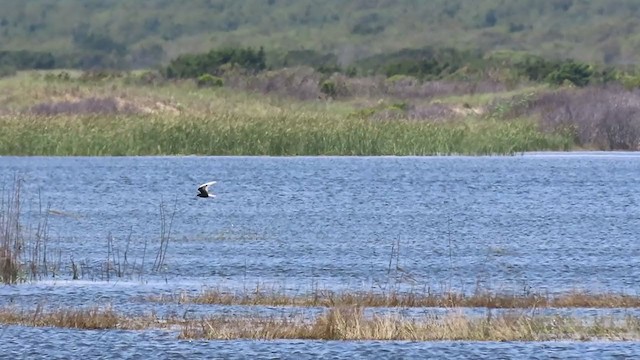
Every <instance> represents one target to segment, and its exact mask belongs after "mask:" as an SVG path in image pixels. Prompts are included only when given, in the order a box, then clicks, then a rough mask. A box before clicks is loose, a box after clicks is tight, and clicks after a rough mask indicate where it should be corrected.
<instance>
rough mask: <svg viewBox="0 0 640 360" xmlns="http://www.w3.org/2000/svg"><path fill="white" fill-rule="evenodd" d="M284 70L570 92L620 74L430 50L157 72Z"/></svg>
mask: <svg viewBox="0 0 640 360" xmlns="http://www.w3.org/2000/svg"><path fill="white" fill-rule="evenodd" d="M290 66H309V67H313V68H314V69H315V70H317V71H319V72H321V73H325V74H331V73H342V74H345V75H347V76H349V77H355V76H371V75H385V76H387V77H392V76H399V75H400V76H401V75H404V76H411V77H414V78H416V79H418V80H442V79H457V80H480V79H486V78H488V77H492V76H493V77H496V76H497V77H498V78H499V79H497V80H503V81H508V80H509V79H511V80H522V79H526V80H529V81H534V82H549V83H552V84H558V85H559V84H562V83H565V82H570V83H572V84H574V85H576V86H586V85H588V84H594V83H606V82H609V81H613V80H616V79H617V78H618V76H619V73H620V71H619V70H617V69H615V68H614V67H598V66H595V65H592V64H587V63H583V62H579V61H575V60H571V59H567V60H549V59H545V58H542V57H540V56H536V55H532V54H527V53H521V52H510V51H502V52H494V53H489V54H485V53H483V52H481V51H479V50H458V49H453V48H434V47H426V48H423V49H405V50H402V51H399V52H394V53H390V54H382V55H376V56H372V57H369V58H366V59H363V60H360V61H357V62H355V63H353V64H350V65H349V66H346V67H343V66H340V65H339V63H338V59H337V57H336V56H335V55H334V54H323V53H318V52H315V51H313V50H302V51H289V52H287V53H286V54H284V56H281V57H274V58H272V59H271V61H267V59H266V56H265V51H264V49H263V48H260V49H259V50H254V49H251V48H246V49H233V48H227V49H218V50H211V51H209V52H207V53H203V54H188V55H182V56H179V57H177V58H175V59H173V60H172V61H171V62H170V63H169V65H168V66H166V67H165V68H163V70H162V71H163V74H164V75H165V76H166V77H167V78H198V77H200V76H202V75H215V76H220V75H222V74H223V73H224V72H225V71H228V70H229V69H232V68H240V69H242V70H245V71H250V72H253V73H255V72H259V71H262V70H265V69H279V68H284V67H290Z"/></svg>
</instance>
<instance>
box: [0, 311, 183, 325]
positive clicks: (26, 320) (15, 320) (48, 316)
mask: <svg viewBox="0 0 640 360" xmlns="http://www.w3.org/2000/svg"><path fill="white" fill-rule="evenodd" d="M0 323H1V324H12V325H25V326H36V327H59V328H75V329H87V330H91V329H103V330H104V329H127V330H139V329H148V328H158V327H164V326H169V325H171V324H175V323H176V321H175V320H174V319H159V318H158V317H157V316H156V315H154V314H148V315H145V316H137V317H127V316H123V315H121V314H118V313H117V312H116V311H115V310H113V309H112V308H110V307H107V308H99V307H90V308H69V309H53V310H47V309H45V308H44V307H42V306H38V307H37V308H36V309H35V310H24V309H16V308H12V307H7V308H3V309H0Z"/></svg>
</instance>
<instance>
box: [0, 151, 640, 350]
mask: <svg viewBox="0 0 640 360" xmlns="http://www.w3.org/2000/svg"><path fill="white" fill-rule="evenodd" d="M639 174H640V154H636V153H571V154H552V153H540V154H526V155H523V156H510V157H293V158H291V157H283V158H274V157H193V156H189V157H112V158H104V157H101V158H52V157H46V158H45V157H43V158H41V157H25V158H22V157H0V185H4V189H5V190H4V195H3V196H4V197H5V198H6V196H7V194H8V188H9V187H10V186H11V184H12V182H13V177H14V176H16V175H17V176H19V177H20V178H22V179H24V184H23V194H22V198H21V200H22V206H23V211H24V217H23V220H24V221H25V223H26V225H25V226H26V227H27V228H29V227H30V228H32V229H35V225H36V224H37V222H38V221H39V220H42V219H43V218H44V217H43V214H46V213H47V209H49V210H50V212H49V215H48V218H47V221H48V229H49V233H48V235H49V236H48V240H47V252H48V254H49V257H48V261H49V265H50V267H52V268H53V269H54V270H55V277H52V275H51V273H49V276H48V277H47V278H46V279H40V281H39V282H36V283H35V284H22V285H19V286H17V287H4V288H0V302H1V303H12V304H15V303H24V304H35V303H38V302H43V301H48V302H54V303H62V304H86V303H87V302H89V303H93V302H110V303H115V304H117V305H122V306H127V305H126V304H127V303H128V302H130V301H129V300H128V299H130V298H135V297H140V296H144V295H148V294H157V293H171V292H175V291H182V290H187V291H197V290H200V289H202V288H203V287H209V286H215V287H224V288H229V289H236V290H238V289H244V288H255V287H256V286H257V284H260V286H268V287H274V288H278V289H285V290H287V291H305V290H308V289H309V288H312V287H319V288H327V289H340V288H350V289H354V288H357V289H372V288H373V289H380V290H383V289H387V288H389V287H391V286H395V287H406V288H411V287H413V288H419V289H424V288H429V289H432V290H434V291H439V290H446V289H450V288H453V289H455V290H458V291H464V292H473V291H475V290H477V289H489V290H493V291H503V292H506V291H508V292H515V293H527V292H552V293H553V292H562V291H567V290H571V289H584V290H590V291H616V292H619V291H624V292H627V293H633V294H635V293H638V292H639V290H640V283H639V282H638V280H637V279H639V278H640V267H639V266H638V265H637V264H638V261H637V259H640V241H639V240H638V235H639V230H638V229H640V182H638V181H637V179H638V175H639ZM210 180H216V181H218V184H216V185H215V186H214V187H213V192H214V193H215V194H216V195H217V197H216V198H213V199H200V198H196V197H195V194H196V188H197V186H198V185H199V184H200V183H204V182H206V181H210ZM39 205H42V207H43V210H40V209H39ZM161 206H164V208H165V210H166V212H165V217H164V219H165V220H166V225H168V223H169V222H170V220H171V219H173V220H172V222H171V234H170V235H171V236H170V238H169V239H170V240H169V244H168V247H167V251H166V259H165V262H164V264H163V266H162V267H161V268H160V269H158V271H152V267H153V265H154V260H155V258H156V255H157V251H158V250H157V249H158V246H159V239H160V233H161V226H162V216H161V214H160V208H161ZM108 239H111V240H108ZM145 245H146V248H145ZM125 250H126V252H127V261H126V263H125V261H124V252H125ZM108 254H109V255H110V256H109V257H110V260H109V261H107V255H108ZM116 255H117V257H116ZM71 260H73V261H74V263H76V264H78V265H79V269H80V277H81V279H80V280H81V281H82V282H79V284H83V285H81V286H80V285H73V284H70V283H69V280H70V279H71V265H70V264H71ZM143 260H144V261H143ZM143 263H144V266H141V264H143ZM108 264H111V265H108ZM116 264H119V265H120V269H121V270H122V274H121V275H122V276H120V277H118V276H117V274H116V273H115V271H113V267H114V266H115V265H116ZM108 266H111V267H110V268H109V269H111V270H110V271H107V270H106V269H107V268H108ZM107 280H108V282H107ZM71 283H73V282H71ZM76 283H78V282H76ZM23 331H27V332H38V331H45V330H36V329H23ZM47 331H54V332H55V331H61V330H47ZM9 332H11V331H8V332H7V333H9ZM61 334H63V333H61ZM83 334H85V333H83ZM124 334H129V333H123V335H122V337H124V338H123V339H121V340H120V341H123V342H125V343H126V342H127V341H134V340H130V337H136V336H148V335H131V334H129V335H124ZM5 336H7V335H6V334H5ZM60 336H62V335H60ZM74 336H76V335H74ZM82 336H86V337H87V338H88V339H90V338H91V335H88V334H85V335H82ZM109 336H118V335H109ZM172 336H173V335H172ZM172 339H173V340H171V341H173V343H172V344H173V345H172V346H175V348H176V349H177V350H176V351H178V352H180V349H181V348H182V347H184V346H185V345H184V343H181V342H176V340H175V336H173V337H172ZM87 341H90V340H87ZM149 341H151V342H153V341H152V340H149ZM154 341H155V340H154ZM158 341H160V340H158ZM167 341H169V340H167ZM157 344H159V343H156V345H157ZM267 344H268V345H260V346H258V345H255V344H254V343H251V342H249V343H246V342H238V343H237V346H238V349H240V348H242V349H244V350H242V351H249V352H250V351H252V350H251V349H252V348H256V347H261V346H264V349H262V350H260V351H279V350H278V349H280V346H276V345H274V344H275V343H267ZM287 344H288V345H283V346H284V348H288V347H289V346H291V349H296V348H301V349H303V350H302V351H303V353H307V352H309V353H315V354H317V355H322V354H325V355H326V356H331V355H330V354H331V352H330V351H329V350H327V349H326V346H325V345H318V344H322V343H313V342H302V343H300V344H298V343H295V342H294V343H287ZM296 344H297V345H296ZM364 344H369V345H362V344H341V345H340V347H338V348H339V349H342V350H344V349H347V348H348V349H350V350H346V351H347V352H351V353H352V354H353V355H354V356H366V355H367V354H368V353H367V352H368V351H373V352H372V353H371V354H373V355H372V356H374V357H375V356H376V354H377V355H378V356H404V354H405V352H404V351H408V353H407V354H409V355H410V354H411V351H418V350H411V349H421V350H420V354H422V351H426V353H427V354H428V353H429V351H433V354H434V356H449V355H447V353H446V351H447V349H451V348H454V349H458V350H454V351H459V352H457V353H455V354H457V355H458V356H461V357H464V356H469V357H476V356H482V351H483V350H482V349H483V348H484V347H486V346H489V348H491V349H494V350H496V351H498V349H503V350H504V351H507V352H505V353H504V354H505V355H504V356H505V357H509V356H510V355H509V353H508V351H512V350H511V349H515V348H518V349H521V350H518V351H521V353H518V354H520V355H523V356H529V355H528V354H532V355H536V356H540V357H539V358H545V357H544V351H545V350H540V349H546V348H545V346H547V345H541V344H533V345H526V344H519V345H518V346H517V347H508V348H504V347H503V345H500V344H492V345H486V344H475V345H474V344H473V343H467V344H465V345H456V346H457V347H455V346H454V347H452V345H451V344H445V343H442V344H424V345H423V344H393V345H388V346H387V345H380V343H373V342H372V343H364ZM149 346H155V345H149ZM157 346H160V345H157ZM163 346H164V345H163ZM220 346H221V345H220V344H219V343H218V345H208V344H202V349H205V350H203V351H213V350H211V349H213V348H218V347H220ZM548 346H550V348H553V347H556V346H558V347H560V349H559V350H558V351H560V353H561V354H562V351H564V350H562V349H561V348H562V347H563V346H564V347H565V348H566V351H568V352H567V353H564V355H565V356H562V357H563V358H566V357H571V356H573V355H572V354H573V352H576V355H575V356H578V357H581V358H584V356H588V354H587V351H588V349H589V346H591V345H579V346H578V345H574V344H570V345H567V344H552V345H548ZM619 346H621V347H619ZM363 347H364V348H363ZM602 348H607V349H610V351H611V354H616V353H617V352H618V351H623V352H622V353H621V354H624V351H627V350H629V347H628V346H627V347H625V345H615V344H609V345H606V346H604V345H603V347H602ZM207 349H208V350H207ZM376 349H378V350H376ZM381 349H391V350H388V351H391V352H390V353H388V354H387V355H385V353H384V352H380V351H382V350H381ZM393 349H399V350H397V351H399V352H394V351H395V350H393ZM463 349H466V350H463ZM469 349H471V350H469ZM625 349H626V350H625ZM342 350H340V351H339V352H337V353H336V354H343V351H342ZM538 350H539V351H538ZM292 351H293V350H292ZM326 351H328V352H326ZM385 351H386V350H385ZM442 351H445V352H442ZM449 351H451V350H449ZM474 351H475V352H474ZM491 351H493V350H491ZM513 351H515V350H513ZM637 352H638V350H637V348H636V350H635V354H636V355H637ZM214 353H215V352H214ZM214 353H212V354H214ZM283 354H289V352H285V353H283ZM327 354H328V355H327ZM465 354H467V355H465ZM132 356H133V354H132ZM274 356H277V355H274ZM605 356H606V355H605Z"/></svg>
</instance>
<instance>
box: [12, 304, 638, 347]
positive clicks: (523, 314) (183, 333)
mask: <svg viewBox="0 0 640 360" xmlns="http://www.w3.org/2000/svg"><path fill="white" fill-rule="evenodd" d="M0 324H14V325H24V326H37V327H60V328H76V329H87V330H95V329H101V330H109V329H124V330H144V329H160V328H165V329H171V328H173V329H179V330H180V333H179V337H180V338H183V339H193V338H204V339H262V340H274V339H317V340H411V341H433V340H476V341H543V340H566V339H570V340H592V339H615V340H640V318H638V317H635V316H626V317H624V318H614V317H613V316H599V317H589V318H579V317H569V316H546V315H545V316H543V315H530V314H528V312H527V311H510V312H506V313H500V314H498V315H492V313H491V312H490V311H489V312H488V313H487V315H486V316H469V315H464V314H462V313H458V312H450V313H448V314H446V315H443V316H437V315H425V316H418V317H408V316H403V315H399V314H392V313H386V314H375V315H367V314H365V312H364V309H363V308H362V307H357V306H339V307H332V308H329V309H328V310H327V311H325V312H323V313H322V314H320V315H318V316H316V317H315V318H309V317H305V316H304V314H302V313H297V314H295V313H294V314H288V315H281V316H262V315H251V316H234V315H213V316H205V317H203V318H200V319H189V320H186V319H180V318H178V317H177V316H172V317H167V318H164V319H160V318H159V317H157V316H156V315H154V314H147V315H141V316H125V315H122V314H119V313H117V312H116V311H114V310H113V309H112V308H99V307H92V308H86V309H83V308H69V309H54V310H51V311H45V310H44V308H43V307H38V308H36V309H35V310H30V311H29V310H19V309H16V308H4V309H0Z"/></svg>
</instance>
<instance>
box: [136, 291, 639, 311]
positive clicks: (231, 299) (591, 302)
mask: <svg viewBox="0 0 640 360" xmlns="http://www.w3.org/2000/svg"><path fill="white" fill-rule="evenodd" d="M146 300H148V301H152V302H160V303H181V304H186V303H194V304H217V305H268V306H309V307H333V306H364V307H444V308H456V307H483V308H494V309H499V308H509V309H515V308H550V307H558V308H639V307H640V296H636V295H626V294H615V293H601V294H591V293H588V292H582V291H573V292H569V293H565V294H559V295H550V294H530V295H516V294H498V293H489V292H479V293H476V294H471V295H464V294H459V293H453V292H445V293H430V292H406V293H402V292H395V291H391V292H388V293H380V292H374V291H361V292H357V291H345V292H334V291H326V290H316V291H313V292H312V293H310V294H302V295H296V294H286V293H284V292H280V291H277V290H262V289H259V288H256V289H255V290H253V291H250V292H243V293H233V292H227V291H223V290H220V289H207V290H205V291H202V292H200V293H198V294H187V293H184V292H182V293H178V294H172V295H153V296H149V297H147V298H146Z"/></svg>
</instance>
